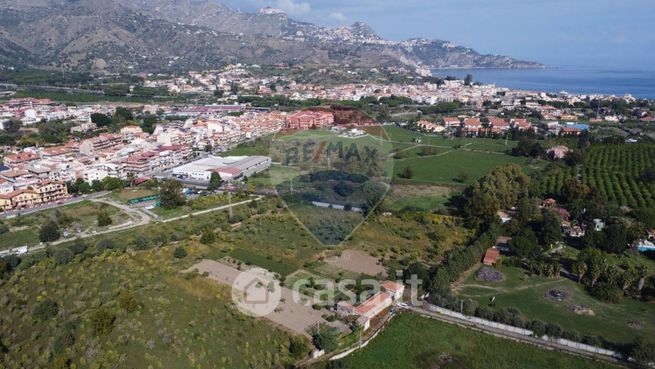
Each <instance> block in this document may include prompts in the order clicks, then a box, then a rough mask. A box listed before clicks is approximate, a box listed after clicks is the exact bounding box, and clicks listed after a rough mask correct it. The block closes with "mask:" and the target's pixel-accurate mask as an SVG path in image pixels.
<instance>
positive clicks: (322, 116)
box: [286, 110, 334, 129]
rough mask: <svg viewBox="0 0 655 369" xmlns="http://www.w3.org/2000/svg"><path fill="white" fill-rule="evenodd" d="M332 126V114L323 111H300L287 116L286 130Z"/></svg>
mask: <svg viewBox="0 0 655 369" xmlns="http://www.w3.org/2000/svg"><path fill="white" fill-rule="evenodd" d="M332 124H334V114H332V113H330V112H325V111H310V110H306V111H301V112H297V113H293V114H290V115H288V116H287V119H286V128H287V129H310V128H316V127H326V126H330V125H332Z"/></svg>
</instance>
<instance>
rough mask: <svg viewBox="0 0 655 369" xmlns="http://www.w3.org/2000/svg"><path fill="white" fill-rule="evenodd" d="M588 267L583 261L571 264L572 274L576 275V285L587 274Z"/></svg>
mask: <svg viewBox="0 0 655 369" xmlns="http://www.w3.org/2000/svg"><path fill="white" fill-rule="evenodd" d="M588 270H589V267H588V266H587V263H586V262H585V261H584V260H578V261H576V262H575V263H574V264H573V270H572V272H573V273H575V274H577V275H578V283H580V282H581V281H582V278H583V277H584V276H585V274H587V271H588Z"/></svg>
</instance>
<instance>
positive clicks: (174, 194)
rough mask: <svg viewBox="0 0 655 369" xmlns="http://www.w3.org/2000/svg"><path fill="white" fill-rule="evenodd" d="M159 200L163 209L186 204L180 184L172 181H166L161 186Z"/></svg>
mask: <svg viewBox="0 0 655 369" xmlns="http://www.w3.org/2000/svg"><path fill="white" fill-rule="evenodd" d="M159 200H160V202H161V206H162V207H163V208H164V209H174V208H177V207H180V206H183V205H184V204H185V203H186V200H185V198H184V194H183V193H182V183H181V182H180V181H176V180H174V179H166V180H164V181H163V182H162V184H161V191H160V193H159Z"/></svg>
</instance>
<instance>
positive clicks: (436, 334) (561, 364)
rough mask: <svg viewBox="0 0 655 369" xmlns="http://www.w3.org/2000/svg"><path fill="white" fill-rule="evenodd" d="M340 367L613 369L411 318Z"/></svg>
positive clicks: (401, 319)
mask: <svg viewBox="0 0 655 369" xmlns="http://www.w3.org/2000/svg"><path fill="white" fill-rule="evenodd" d="M341 362H342V363H343V364H344V365H345V368H348V369H370V368H377V369H426V368H449V369H460V368H462V369H464V368H466V369H505V368H522V369H542V368H576V369H585V368H588V369H592V368H593V369H608V368H614V367H613V366H611V365H607V364H603V363H599V362H594V361H591V360H587V359H583V358H580V357H576V356H570V355H566V354H562V353H558V352H553V351H547V350H543V349H540V348H537V347H534V346H530V345H527V344H522V343H517V342H513V341H508V340H504V339H502V338H497V337H493V336H489V335H485V334H483V333H479V332H474V331H471V330H467V329H462V328H459V327H456V326H453V325H449V324H446V323H442V322H439V321H436V320H432V319H428V318H423V317H419V316H416V315H412V314H400V315H399V316H397V317H396V318H394V320H393V321H392V322H391V323H390V325H389V326H388V327H387V328H386V329H385V331H384V332H382V333H381V334H380V335H379V336H378V337H376V338H375V339H374V340H373V341H372V342H371V343H370V344H369V345H368V346H367V347H366V348H364V349H362V350H360V351H357V352H355V353H353V354H351V355H350V356H348V357H346V358H344V359H342V360H341ZM320 367H321V366H316V368H320Z"/></svg>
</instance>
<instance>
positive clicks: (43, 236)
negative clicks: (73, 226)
mask: <svg viewBox="0 0 655 369" xmlns="http://www.w3.org/2000/svg"><path fill="white" fill-rule="evenodd" d="M60 237H61V231H60V230H59V225H58V224H57V222H55V221H54V220H49V221H47V222H46V223H45V224H44V225H42V226H41V229H40V230H39V240H40V241H41V242H52V241H57V240H58V239H59V238H60Z"/></svg>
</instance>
